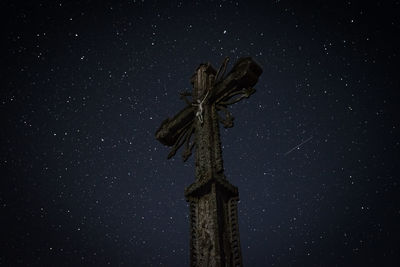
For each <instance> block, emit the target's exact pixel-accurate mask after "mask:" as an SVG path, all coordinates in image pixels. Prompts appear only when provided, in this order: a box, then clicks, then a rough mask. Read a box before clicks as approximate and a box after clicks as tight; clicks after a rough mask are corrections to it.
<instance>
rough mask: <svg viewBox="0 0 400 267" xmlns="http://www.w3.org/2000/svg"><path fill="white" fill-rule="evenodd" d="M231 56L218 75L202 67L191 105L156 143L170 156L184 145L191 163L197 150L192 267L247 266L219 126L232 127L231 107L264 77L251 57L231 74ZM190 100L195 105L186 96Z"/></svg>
mask: <svg viewBox="0 0 400 267" xmlns="http://www.w3.org/2000/svg"><path fill="white" fill-rule="evenodd" d="M228 60H229V59H228V58H226V59H225V60H224V62H223V63H222V65H221V67H220V68H219V69H218V71H216V70H215V69H214V68H213V67H212V66H211V64H210V63H206V64H200V66H199V67H198V68H197V69H196V71H195V73H194V75H193V76H192V78H191V83H192V85H193V91H192V93H189V92H183V93H181V98H182V99H184V100H185V102H186V104H187V105H186V107H184V108H183V109H182V110H181V111H180V112H178V113H177V114H176V115H175V116H174V117H173V118H172V119H170V118H167V119H166V120H165V121H163V122H162V124H161V126H160V128H159V129H158V130H157V132H156V139H157V140H158V141H160V142H161V143H162V144H164V145H167V146H171V147H172V149H171V151H170V153H169V155H168V158H171V157H173V156H174V155H175V153H176V152H177V150H178V149H179V148H180V147H181V146H184V149H183V155H182V156H183V160H184V161H186V160H187V159H188V158H189V156H190V155H191V154H192V151H193V148H195V166H196V180H195V182H194V183H193V184H191V185H190V186H189V187H187V188H186V189H185V197H186V200H187V201H188V202H189V203H190V266H192V267H195V266H196V267H200V266H201V267H203V266H212V267H214V266H218V267H220V266H224V267H228V266H229V267H230V266H242V265H243V264H242V255H241V249H240V240H239V225H238V216H237V202H238V200H239V193H238V189H237V187H236V186H234V185H232V184H230V183H229V182H228V180H227V179H226V177H225V175H224V168H223V160H222V150H221V141H220V134H219V123H222V124H223V126H224V127H225V128H229V127H232V126H233V117H232V114H231V113H230V112H229V110H228V106H229V105H231V104H234V103H236V102H238V101H240V100H241V99H243V98H248V97H249V96H250V95H251V94H253V93H254V92H255V89H254V88H253V86H254V85H255V84H256V83H257V80H258V78H259V76H260V75H261V73H262V69H261V67H260V66H259V65H258V64H257V63H255V62H254V61H253V60H252V59H251V58H249V57H247V58H241V59H239V60H238V61H237V62H236V64H235V65H234V66H233V68H232V70H231V71H230V72H229V73H228V74H227V75H226V76H224V74H225V70H226V66H227V63H228ZM189 96H191V97H192V101H190V100H189V99H188V98H187V97H189Z"/></svg>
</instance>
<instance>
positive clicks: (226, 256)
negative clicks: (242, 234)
mask: <svg viewBox="0 0 400 267" xmlns="http://www.w3.org/2000/svg"><path fill="white" fill-rule="evenodd" d="M185 196H186V200H187V201H188V202H189V203H190V266H192V267H195V266H196V267H200V266H201V267H205V266H210V267H211V266H212V267H214V266H218V267H220V266H221V267H222V266H224V267H231V266H235V267H236V266H242V265H243V264H242V255H241V250H240V240H239V225H238V216H237V202H238V200H239V194H238V190H237V187H235V186H233V185H232V184H230V183H229V182H228V181H227V180H226V179H224V178H209V179H204V180H202V181H196V182H195V183H193V184H192V185H190V186H189V187H188V188H186V190H185Z"/></svg>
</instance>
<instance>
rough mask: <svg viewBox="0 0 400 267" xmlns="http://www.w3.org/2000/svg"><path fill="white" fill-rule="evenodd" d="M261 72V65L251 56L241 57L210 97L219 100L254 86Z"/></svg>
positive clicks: (211, 99)
mask: <svg viewBox="0 0 400 267" xmlns="http://www.w3.org/2000/svg"><path fill="white" fill-rule="evenodd" d="M261 73H262V69H261V67H260V66H259V65H258V64H257V63H256V62H254V60H253V59H251V58H250V57H245V58H240V59H239V60H238V61H237V62H236V64H235V65H234V66H233V68H232V70H231V71H230V72H229V73H228V74H227V76H226V78H225V79H223V80H222V81H220V82H218V83H217V84H216V85H215V86H214V94H213V95H212V96H211V97H210V102H219V101H221V100H222V99H224V98H225V97H226V96H228V95H230V94H232V93H234V92H235V91H241V90H242V89H243V88H252V87H253V86H254V85H255V84H256V83H257V81H258V77H260V75H261Z"/></svg>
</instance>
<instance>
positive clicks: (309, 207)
mask: <svg viewBox="0 0 400 267" xmlns="http://www.w3.org/2000/svg"><path fill="white" fill-rule="evenodd" d="M261 2H264V3H262V4H261ZM300 2H301V1H284V0H281V1H279V0H275V1H259V3H257V2H256V1H255V2H250V1H247V2H246V1H201V2H197V3H194V2H192V1H185V2H176V1H147V0H144V1H140V0H137V1H134V0H133V1H120V2H117V1H113V2H111V1H110V2H105V1H101V2H100V1H87V0H86V1H76V2H75V3H71V2H68V1H31V2H28V1H25V2H24V1H1V4H0V10H1V13H2V15H1V17H2V20H3V22H2V27H1V29H2V34H1V36H2V37H1V40H2V41H1V44H2V47H3V48H2V50H1V58H0V60H1V69H2V71H1V85H2V86H1V87H2V88H1V91H0V111H1V118H2V119H1V131H0V138H1V139H0V145H1V150H0V168H1V187H0V212H1V213H0V224H1V227H0V233H1V234H0V240H1V243H0V244H1V252H0V265H4V266H107V265H109V266H188V264H189V221H188V211H189V209H188V205H187V203H186V201H185V198H184V188H185V187H186V186H188V185H190V184H191V183H192V182H193V181H194V179H195V177H194V162H193V156H192V158H191V159H190V160H189V161H188V162H187V163H183V162H182V159H181V153H180V152H178V153H177V155H176V156H175V158H173V159H171V160H167V159H166V157H167V154H168V152H169V148H167V147H165V146H163V145H162V144H161V143H159V142H158V141H157V140H156V139H155V136H154V134H155V131H156V130H157V129H158V127H159V126H160V124H161V122H162V121H163V120H164V119H166V118H167V117H172V116H173V115H174V114H175V113H177V112H178V111H179V110H180V109H181V108H183V107H184V106H185V102H184V101H182V100H181V99H179V92H180V91H184V90H191V84H190V81H189V80H190V77H191V75H192V74H193V73H194V71H195V69H196V68H197V66H198V65H199V64H200V63H203V62H210V63H212V64H213V66H214V68H218V67H219V65H220V64H221V63H222V61H223V59H224V57H225V56H229V57H230V59H231V61H230V65H229V66H228V71H229V70H230V68H231V66H232V65H233V63H234V62H235V61H236V60H237V59H238V58H240V57H243V56H251V57H252V58H253V59H254V60H255V61H256V62H258V63H259V65H260V66H261V67H262V68H263V71H264V72H263V74H262V75H261V77H260V80H259V82H258V84H257V85H256V86H255V88H256V89H257V92H256V93H255V94H254V95H252V96H251V97H250V98H249V99H246V100H244V101H241V102H240V103H237V104H235V105H234V106H232V107H231V111H232V114H233V115H234V117H235V126H234V127H233V128H231V129H227V130H225V129H223V128H221V138H222V144H223V156H224V166H225V174H226V176H227V178H228V179H229V181H230V182H231V183H233V184H234V185H236V186H238V188H239V193H240V203H239V206H238V208H239V226H240V238H241V247H242V254H243V262H244V265H245V266H398V262H399V261H400V249H399V247H400V246H399V240H400V230H399V226H400V205H399V202H400V201H399V199H400V197H399V196H400V195H399V194H400V190H399V189H400V181H399V175H398V174H399V170H400V167H399V161H398V158H399V157H400V153H399V152H400V138H399V137H400V133H399V129H400V124H399V117H398V116H397V115H396V112H397V111H398V103H399V101H400V98H399V89H400V83H399V81H400V79H399V71H398V70H397V69H398V68H399V56H400V55H399V46H400V41H399V36H400V18H399V14H400V3H399V1H377V2H373V1H371V2H370V3H367V2H368V1H360V2H359V3H357V2H353V1H307V4H306V3H305V1H303V3H300Z"/></svg>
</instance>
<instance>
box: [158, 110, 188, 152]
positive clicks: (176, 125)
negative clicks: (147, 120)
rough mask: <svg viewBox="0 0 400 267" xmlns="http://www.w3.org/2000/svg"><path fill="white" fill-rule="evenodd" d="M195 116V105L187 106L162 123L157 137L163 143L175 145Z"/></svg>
mask: <svg viewBox="0 0 400 267" xmlns="http://www.w3.org/2000/svg"><path fill="white" fill-rule="evenodd" d="M194 116H195V107H193V106H186V107H185V108H183V109H182V110H181V111H180V112H178V114H176V115H175V116H174V117H173V118H172V119H171V118H167V119H166V120H164V121H163V122H162V123H161V126H160V128H159V129H158V130H157V131H156V139H157V140H158V141H160V142H161V143H162V144H163V145H166V146H173V145H174V144H175V143H176V141H177V140H178V138H179V136H180V135H181V134H182V132H183V131H184V130H185V129H186V127H185V126H186V125H188V123H189V122H191V121H192V120H193V118H194Z"/></svg>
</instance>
